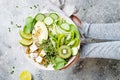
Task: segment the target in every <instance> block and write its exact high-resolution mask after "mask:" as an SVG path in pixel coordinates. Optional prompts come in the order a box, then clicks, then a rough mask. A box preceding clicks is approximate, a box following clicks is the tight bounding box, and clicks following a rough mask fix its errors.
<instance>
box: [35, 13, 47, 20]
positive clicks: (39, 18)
mask: <svg viewBox="0 0 120 80" xmlns="http://www.w3.org/2000/svg"><path fill="white" fill-rule="evenodd" d="M35 19H36V21H43V20H44V19H45V15H44V14H41V13H38V14H37V15H36V16H35Z"/></svg>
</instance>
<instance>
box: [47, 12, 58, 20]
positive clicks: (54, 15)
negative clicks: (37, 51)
mask: <svg viewBox="0 0 120 80" xmlns="http://www.w3.org/2000/svg"><path fill="white" fill-rule="evenodd" d="M49 16H50V17H51V18H52V19H54V20H57V19H58V18H59V16H58V15H57V14H56V13H50V15H49Z"/></svg>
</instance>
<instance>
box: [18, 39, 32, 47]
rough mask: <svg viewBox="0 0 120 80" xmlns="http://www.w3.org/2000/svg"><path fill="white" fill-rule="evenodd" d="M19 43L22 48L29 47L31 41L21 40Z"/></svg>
mask: <svg viewBox="0 0 120 80" xmlns="http://www.w3.org/2000/svg"><path fill="white" fill-rule="evenodd" d="M19 43H20V44H21V45H23V46H29V45H31V44H32V40H31V39H30V40H27V39H21V40H20V41H19Z"/></svg>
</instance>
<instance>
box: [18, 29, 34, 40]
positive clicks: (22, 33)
mask: <svg viewBox="0 0 120 80" xmlns="http://www.w3.org/2000/svg"><path fill="white" fill-rule="evenodd" d="M19 34H20V36H21V37H22V38H24V39H32V34H26V33H24V32H23V31H22V30H20V32H19Z"/></svg>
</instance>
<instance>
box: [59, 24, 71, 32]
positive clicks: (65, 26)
mask: <svg viewBox="0 0 120 80" xmlns="http://www.w3.org/2000/svg"><path fill="white" fill-rule="evenodd" d="M60 27H61V29H63V30H65V31H69V30H70V26H69V25H68V24H67V23H63V24H61V26H60Z"/></svg>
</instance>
